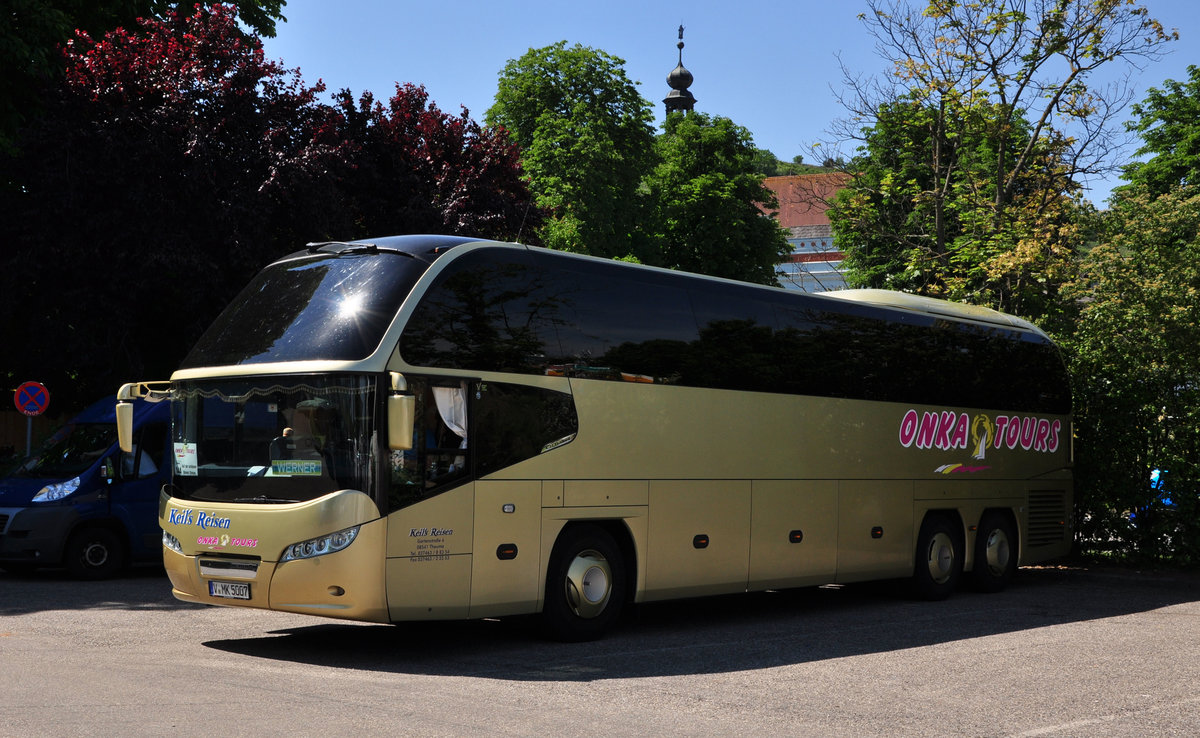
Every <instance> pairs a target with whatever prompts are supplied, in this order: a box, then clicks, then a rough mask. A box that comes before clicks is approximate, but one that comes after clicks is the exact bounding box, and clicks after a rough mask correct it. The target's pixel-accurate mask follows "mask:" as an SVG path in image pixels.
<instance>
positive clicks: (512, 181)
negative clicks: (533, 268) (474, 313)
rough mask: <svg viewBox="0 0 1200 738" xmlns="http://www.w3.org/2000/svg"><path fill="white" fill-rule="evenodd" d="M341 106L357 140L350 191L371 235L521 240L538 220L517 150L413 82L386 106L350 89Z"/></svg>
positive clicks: (346, 127) (348, 131) (346, 129)
mask: <svg viewBox="0 0 1200 738" xmlns="http://www.w3.org/2000/svg"><path fill="white" fill-rule="evenodd" d="M335 103H336V105H337V108H338V110H339V112H340V113H341V123H342V128H341V130H340V136H341V138H343V139H345V140H347V141H350V142H352V143H353V153H351V155H350V159H351V161H352V162H353V165H354V173H353V175H352V176H347V177H346V182H345V185H346V186H345V192H346V194H347V200H348V201H349V202H350V203H353V206H354V216H355V222H356V223H358V224H359V225H360V227H361V228H362V229H363V230H364V231H365V232H367V233H375V234H380V233H454V234H463V235H473V236H480V237H490V238H516V237H517V236H518V234H520V233H521V231H522V228H521V226H522V224H523V222H524V225H525V229H524V233H525V234H528V233H530V232H532V230H533V228H532V227H531V224H532V225H533V226H536V225H537V223H538V222H539V220H540V213H539V212H537V211H536V209H535V208H533V207H532V206H531V198H530V194H529V188H528V184H527V181H526V179H525V177H524V173H523V171H522V169H521V162H520V150H519V148H518V147H517V145H516V144H515V143H513V142H512V141H510V140H509V138H508V135H507V134H505V133H504V132H503V131H501V130H499V129H495V128H485V127H483V126H481V125H480V124H479V123H477V122H476V121H474V120H472V119H471V118H470V116H469V114H468V111H467V110H466V109H465V108H464V109H463V111H462V113H461V114H459V115H457V116H452V115H449V114H448V113H444V112H442V111H441V110H439V109H438V107H437V106H436V105H434V104H433V103H431V102H430V101H429V95H428V93H426V91H425V88H424V87H421V86H418V85H412V84H405V85H399V84H398V85H396V93H395V94H394V95H393V96H392V97H391V99H390V100H389V101H388V104H387V106H386V107H385V106H384V105H383V104H381V103H379V102H377V101H376V100H375V98H374V96H373V95H372V94H371V93H370V92H365V93H363V94H362V95H361V96H360V97H359V99H358V101H357V102H356V101H355V100H354V97H353V95H351V93H350V91H349V90H342V91H341V92H340V93H338V94H337V95H335Z"/></svg>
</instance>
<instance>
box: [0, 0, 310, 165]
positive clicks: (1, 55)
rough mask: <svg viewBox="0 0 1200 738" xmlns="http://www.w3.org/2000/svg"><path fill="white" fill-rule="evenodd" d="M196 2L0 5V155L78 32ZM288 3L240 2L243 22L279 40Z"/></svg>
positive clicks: (95, 31)
mask: <svg viewBox="0 0 1200 738" xmlns="http://www.w3.org/2000/svg"><path fill="white" fill-rule="evenodd" d="M194 4H195V3H194V0H192V1H187V0H176V1H174V2H172V1H171V0H0V18H4V19H5V22H4V23H0V69H3V70H4V74H3V75H0V152H2V151H3V150H5V149H10V148H11V146H12V143H13V140H12V139H13V136H14V135H15V133H16V130H17V128H18V127H20V125H21V124H22V122H23V121H25V120H26V119H27V117H28V115H29V112H30V111H31V110H33V111H35V112H36V110H38V109H40V107H41V94H42V90H43V89H44V88H45V87H46V86H48V85H52V84H54V83H55V82H56V81H57V80H58V79H59V77H60V74H61V72H62V65H61V55H60V53H59V49H60V47H61V46H62V45H64V44H66V43H67V42H68V41H69V40H70V39H71V38H72V37H73V35H74V33H75V31H76V30H80V31H83V32H85V33H89V34H91V35H93V36H95V37H100V36H102V35H104V34H105V33H106V32H108V31H111V30H114V29H116V28H121V27H131V26H133V25H135V24H136V22H137V19H138V18H159V19H162V18H165V17H166V16H167V14H168V13H171V12H173V11H175V10H176V9H182V10H183V11H184V12H183V13H182V14H183V15H188V14H189V13H190V10H191V8H192V7H193V5H194ZM284 5H286V0H246V1H245V2H241V3H239V7H240V14H241V19H242V22H243V23H245V24H246V25H247V26H249V27H250V28H251V29H253V30H254V31H256V32H257V33H258V34H259V35H262V36H274V35H275V21H277V20H284V17H283V15H282V11H283V6H284Z"/></svg>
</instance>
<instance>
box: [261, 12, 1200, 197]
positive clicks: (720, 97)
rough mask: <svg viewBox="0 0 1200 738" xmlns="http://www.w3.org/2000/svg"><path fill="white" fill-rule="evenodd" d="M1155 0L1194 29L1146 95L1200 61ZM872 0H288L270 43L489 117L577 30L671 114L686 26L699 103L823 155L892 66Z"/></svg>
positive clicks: (370, 85) (317, 74)
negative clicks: (851, 100) (499, 91)
mask: <svg viewBox="0 0 1200 738" xmlns="http://www.w3.org/2000/svg"><path fill="white" fill-rule="evenodd" d="M1147 5H1148V7H1149V8H1150V11H1151V15H1153V16H1154V17H1156V18H1158V19H1159V20H1160V21H1162V23H1163V25H1165V26H1166V27H1167V28H1175V29H1178V30H1179V33H1180V40H1179V41H1178V42H1175V43H1173V44H1170V45H1169V48H1171V49H1172V51H1171V53H1169V54H1168V55H1167V56H1166V57H1165V58H1164V59H1162V60H1160V61H1158V62H1154V63H1152V64H1150V65H1148V66H1147V67H1146V68H1145V69H1144V71H1142V72H1135V77H1134V84H1135V86H1136V92H1135V97H1134V99H1135V100H1142V99H1143V98H1144V97H1145V91H1146V89H1148V88H1149V87H1151V86H1154V85H1158V84H1161V82H1162V81H1163V80H1165V79H1176V80H1184V79H1186V78H1187V71H1186V70H1187V65H1188V64H1200V2H1198V1H1197V0H1147ZM864 9H865V6H864V4H863V3H862V2H860V0H823V1H818V0H790V1H787V2H780V0H734V2H729V1H728V0H723V1H720V2H718V1H717V0H691V1H690V2H683V1H680V0H609V1H608V2H604V3H598V2H574V1H573V0H516V1H515V2H496V1H495V0H490V1H488V2H482V1H479V0H455V1H453V2H446V1H442V2H438V0H433V1H429V0H426V1H425V2H419V3H417V2H395V1H392V0H337V2H330V1H329V0H288V2H287V6H286V7H285V8H284V10H283V12H284V15H285V16H286V17H287V19H288V20H287V22H286V23H280V24H279V26H278V29H277V30H278V35H277V36H276V38H274V39H267V40H266V53H267V56H268V58H270V59H274V60H280V61H282V62H283V64H284V65H285V66H286V67H288V68H297V67H298V68H299V69H300V71H301V74H302V75H303V77H304V80H305V81H306V82H308V83H310V84H311V83H315V82H316V80H317V79H322V80H324V81H325V83H326V85H328V87H329V89H330V90H331V91H334V90H338V89H341V88H349V89H350V90H351V91H352V92H354V93H355V94H356V95H357V94H359V93H361V92H363V91H364V90H369V91H371V92H372V93H374V95H375V96H376V98H380V99H383V100H386V99H387V98H388V97H390V96H391V94H392V91H393V90H394V88H395V84H396V83H397V82H401V83H403V82H412V83H415V84H422V85H424V86H425V88H426V89H427V90H428V91H429V94H430V98H431V100H432V101H433V102H434V103H436V104H437V106H438V107H439V108H441V109H442V110H445V111H447V112H450V113H455V114H457V113H458V112H459V106H460V105H462V106H466V107H467V109H468V110H469V111H470V113H471V116H472V117H473V118H475V119H477V120H480V121H482V119H483V115H484V112H485V111H486V110H487V109H488V108H489V107H490V106H491V104H492V99H493V98H494V96H495V94H496V80H497V78H498V75H499V73H500V71H501V70H502V69H503V68H504V65H505V63H506V62H507V61H508V60H510V59H516V58H518V57H520V56H521V55H522V54H524V53H525V52H526V51H528V50H529V49H530V48H537V47H542V46H547V45H549V44H552V43H555V42H557V41H562V40H565V41H567V42H568V44H575V43H580V44H583V45H585V46H591V47H593V48H596V49H600V50H603V51H605V52H607V53H609V54H612V55H613V56H617V57H620V58H622V59H624V60H625V71H626V74H627V75H628V76H629V78H630V79H632V80H633V81H634V82H636V83H638V89H639V90H640V91H641V93H642V95H643V96H644V97H646V98H647V99H648V100H650V101H651V102H653V103H654V104H655V115H656V122H658V123H661V121H662V117H663V106H662V103H661V100H662V99H663V97H665V96H666V94H667V92H668V91H669V88H668V87H667V83H666V77H667V74H668V73H670V71H671V70H672V69H673V68H674V67H675V64H676V62H677V61H678V51H677V49H676V48H675V44H676V42H677V41H678V38H677V30H678V27H679V26H680V24H682V25H683V26H684V27H685V32H684V43H685V44H686V46H685V48H684V50H683V63H684V66H685V67H687V68H688V70H689V71H691V72H692V74H693V75H694V76H695V80H696V81H695V83H694V84H693V85H692V87H691V91H692V94H694V95H695V96H696V99H697V105H696V109H697V110H700V111H702V112H705V113H709V114H713V115H723V116H726V117H728V118H731V119H732V120H733V121H734V122H735V123H738V124H739V125H742V126H745V127H746V128H748V129H749V130H750V132H751V133H752V134H753V136H754V141H755V144H756V145H757V146H759V147H761V148H765V149H769V150H770V151H772V152H773V153H774V154H775V155H776V156H777V157H779V158H780V159H782V160H784V161H789V160H791V159H792V157H794V156H796V155H798V154H801V155H803V156H804V158H805V161H807V162H812V161H813V160H814V158H815V154H813V153H812V151H811V146H812V144H814V143H816V142H819V141H823V140H828V139H829V134H828V133H827V131H828V130H829V128H830V124H831V123H832V122H833V121H834V120H835V119H837V118H841V117H844V115H845V111H844V110H843V109H842V108H841V107H840V105H839V104H838V102H837V99H836V97H835V93H834V91H833V89H831V88H832V87H838V86H840V84H841V81H842V74H841V71H840V68H839V66H838V59H837V55H838V54H839V53H840V54H841V57H842V60H843V62H844V63H845V64H846V65H847V67H849V68H850V69H852V70H854V71H855V72H858V73H861V74H865V75H872V74H879V73H881V72H883V71H884V69H885V64H884V62H883V60H882V59H880V58H879V57H878V56H877V55H876V54H875V51H874V48H873V43H872V40H871V39H870V37H869V36H868V35H867V33H866V31H865V30H864V28H863V26H862V23H861V22H860V21H859V20H858V17H857V16H858V14H859V13H860V12H862V11H863V10H864ZM847 153H849V152H847ZM1129 153H1130V155H1132V151H1130V152H1129ZM1116 183H1117V182H1116V181H1115V180H1113V181H1107V182H1093V183H1091V185H1092V191H1091V198H1092V200H1093V201H1094V202H1097V204H1101V203H1102V201H1103V200H1104V199H1105V198H1106V197H1107V195H1108V191H1109V189H1111V187H1112V185H1113V184H1116Z"/></svg>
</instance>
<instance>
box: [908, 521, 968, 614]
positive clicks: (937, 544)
mask: <svg viewBox="0 0 1200 738" xmlns="http://www.w3.org/2000/svg"><path fill="white" fill-rule="evenodd" d="M960 540H961V539H960V536H959V531H958V530H957V529H956V527H955V525H954V523H953V522H951V521H950V520H949V519H948V518H947V517H946V516H944V515H930V516H929V517H927V518H925V521H924V522H923V523H921V533H920V535H918V536H917V560H916V565H915V566H914V567H913V577H912V584H913V590H914V592H915V594H916V595H917V596H918V597H921V598H923V599H926V600H944V599H946V598H947V597H949V596H950V593H951V592H953V591H954V588H955V587H957V586H958V580H959V579H960V578H961V577H962V568H963V555H962V544H961V543H960V542H959V541H960Z"/></svg>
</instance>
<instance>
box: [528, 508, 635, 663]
mask: <svg viewBox="0 0 1200 738" xmlns="http://www.w3.org/2000/svg"><path fill="white" fill-rule="evenodd" d="M624 606H625V562H624V560H623V558H622V556H621V549H620V548H619V547H618V546H617V543H616V541H614V540H613V537H612V536H611V535H609V534H608V532H607V531H605V530H604V529H603V528H601V527H599V526H596V525H579V526H572V527H570V528H568V529H567V530H565V531H564V532H563V534H562V535H561V536H560V537H559V539H558V543H556V544H555V545H554V551H553V553H552V554H551V556H550V571H549V574H548V575H547V577H546V602H545V605H544V606H543V608H542V617H543V619H544V621H545V624H546V628H547V630H548V631H549V633H550V635H551V636H553V637H554V638H556V639H558V640H562V641H590V640H595V639H597V638H599V637H600V636H602V635H603V634H604V633H605V631H606V630H608V628H609V626H611V625H612V623H613V622H614V621H615V620H616V618H617V617H618V616H619V615H620V614H621V609H622V608H623V607H624Z"/></svg>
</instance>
